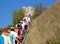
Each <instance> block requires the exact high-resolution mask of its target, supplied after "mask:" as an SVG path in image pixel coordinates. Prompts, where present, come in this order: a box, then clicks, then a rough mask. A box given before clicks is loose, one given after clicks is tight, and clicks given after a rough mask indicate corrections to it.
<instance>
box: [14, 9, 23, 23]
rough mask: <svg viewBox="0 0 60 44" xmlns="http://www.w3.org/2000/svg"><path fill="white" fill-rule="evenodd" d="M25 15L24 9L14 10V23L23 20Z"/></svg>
mask: <svg viewBox="0 0 60 44" xmlns="http://www.w3.org/2000/svg"><path fill="white" fill-rule="evenodd" d="M23 17H24V10H23V9H20V10H19V11H14V13H13V24H17V23H18V21H20V20H22V19H23Z"/></svg>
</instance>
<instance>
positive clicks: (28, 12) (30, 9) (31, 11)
mask: <svg viewBox="0 0 60 44" xmlns="http://www.w3.org/2000/svg"><path fill="white" fill-rule="evenodd" d="M23 9H24V10H25V16H29V15H30V16H33V15H34V12H35V8H34V7H32V6H29V7H25V6H24V7H23Z"/></svg>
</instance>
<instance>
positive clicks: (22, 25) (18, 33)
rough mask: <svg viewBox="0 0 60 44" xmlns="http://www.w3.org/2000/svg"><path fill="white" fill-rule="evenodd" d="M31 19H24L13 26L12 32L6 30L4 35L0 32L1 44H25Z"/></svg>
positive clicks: (28, 17)
mask: <svg viewBox="0 0 60 44" xmlns="http://www.w3.org/2000/svg"><path fill="white" fill-rule="evenodd" d="M30 17H31V16H30V15H29V16H27V17H24V18H23V20H22V21H18V24H15V25H12V26H11V29H10V30H8V29H4V31H3V32H2V33H1V31H0V34H1V35H0V44H23V40H24V36H25V33H26V32H27V29H28V26H29V25H30V24H31V19H30Z"/></svg>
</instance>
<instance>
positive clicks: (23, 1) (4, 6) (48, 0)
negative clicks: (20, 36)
mask: <svg viewBox="0 0 60 44" xmlns="http://www.w3.org/2000/svg"><path fill="white" fill-rule="evenodd" d="M55 2H56V0H0V28H4V27H7V26H8V25H9V24H11V23H12V14H13V11H14V10H19V9H20V8H22V7H23V6H33V5H36V4H39V3H43V4H44V5H45V6H46V7H50V6H51V5H52V4H53V3H55Z"/></svg>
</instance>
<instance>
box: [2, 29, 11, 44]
mask: <svg viewBox="0 0 60 44" xmlns="http://www.w3.org/2000/svg"><path fill="white" fill-rule="evenodd" d="M9 33H10V32H9V30H8V29H5V30H4V32H3V34H2V36H3V38H4V44H11V41H10V38H9Z"/></svg>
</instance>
